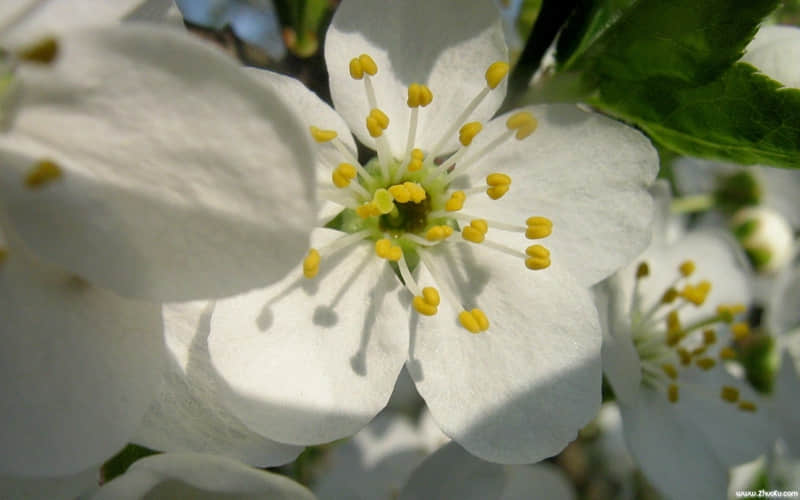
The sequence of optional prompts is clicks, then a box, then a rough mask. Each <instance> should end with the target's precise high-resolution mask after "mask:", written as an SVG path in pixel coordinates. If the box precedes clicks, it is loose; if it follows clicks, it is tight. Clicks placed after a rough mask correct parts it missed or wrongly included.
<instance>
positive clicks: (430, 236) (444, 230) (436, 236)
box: [425, 225, 453, 241]
mask: <svg viewBox="0 0 800 500" xmlns="http://www.w3.org/2000/svg"><path fill="white" fill-rule="evenodd" d="M452 234H453V228H452V227H450V226H444V225H442V226H433V227H432V228H430V229H428V232H426V233H425V239H427V240H428V241H442V240H445V239H447V238H449V237H450V236H451V235H452Z"/></svg>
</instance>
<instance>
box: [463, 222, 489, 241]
mask: <svg viewBox="0 0 800 500" xmlns="http://www.w3.org/2000/svg"><path fill="white" fill-rule="evenodd" d="M488 230H489V226H488V224H487V223H486V221H485V220H484V219H473V220H472V221H471V222H470V223H469V226H464V229H462V230H461V237H462V238H464V239H465V240H467V241H469V242H472V243H481V242H483V240H484V238H485V237H486V232H487V231H488Z"/></svg>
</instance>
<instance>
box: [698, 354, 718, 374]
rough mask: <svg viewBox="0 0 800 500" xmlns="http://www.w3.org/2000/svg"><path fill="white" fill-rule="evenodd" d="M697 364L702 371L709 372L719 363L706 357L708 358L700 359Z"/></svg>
mask: <svg viewBox="0 0 800 500" xmlns="http://www.w3.org/2000/svg"><path fill="white" fill-rule="evenodd" d="M695 364H696V365H697V366H698V367H700V368H701V369H702V370H706V371H708V370H710V369H712V368H714V366H716V364H717V362H716V361H714V360H713V359H712V358H708V357H706V358H700V359H698V360H697V361H695Z"/></svg>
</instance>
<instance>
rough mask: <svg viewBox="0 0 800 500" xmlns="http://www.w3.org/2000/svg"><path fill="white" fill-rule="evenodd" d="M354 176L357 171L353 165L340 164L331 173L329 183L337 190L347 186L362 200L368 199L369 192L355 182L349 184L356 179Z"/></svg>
mask: <svg viewBox="0 0 800 500" xmlns="http://www.w3.org/2000/svg"><path fill="white" fill-rule="evenodd" d="M356 175H358V169H357V168H356V166H355V165H351V164H350V163H340V164H339V166H338V167H336V169H335V170H334V171H333V172H331V181H332V182H333V185H334V186H336V187H337V188H339V189H344V188H346V187H348V186H349V187H350V189H352V190H354V191H356V192H357V193H358V194H360V195H361V197H362V198H367V199H369V197H370V196H369V192H368V191H367V190H366V189H365V188H364V187H363V186H362V185H360V184H359V183H357V182H351V181H352V180H353V179H355V178H356Z"/></svg>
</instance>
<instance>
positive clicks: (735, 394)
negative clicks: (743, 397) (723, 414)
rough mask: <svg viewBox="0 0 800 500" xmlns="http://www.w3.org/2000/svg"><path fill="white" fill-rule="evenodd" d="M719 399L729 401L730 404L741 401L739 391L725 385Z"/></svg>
mask: <svg viewBox="0 0 800 500" xmlns="http://www.w3.org/2000/svg"><path fill="white" fill-rule="evenodd" d="M719 397H721V398H722V400H723V401H727V402H728V403H735V402H737V401H739V389H737V388H736V387H731V386H729V385H723V386H722V390H721V391H720V393H719Z"/></svg>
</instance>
